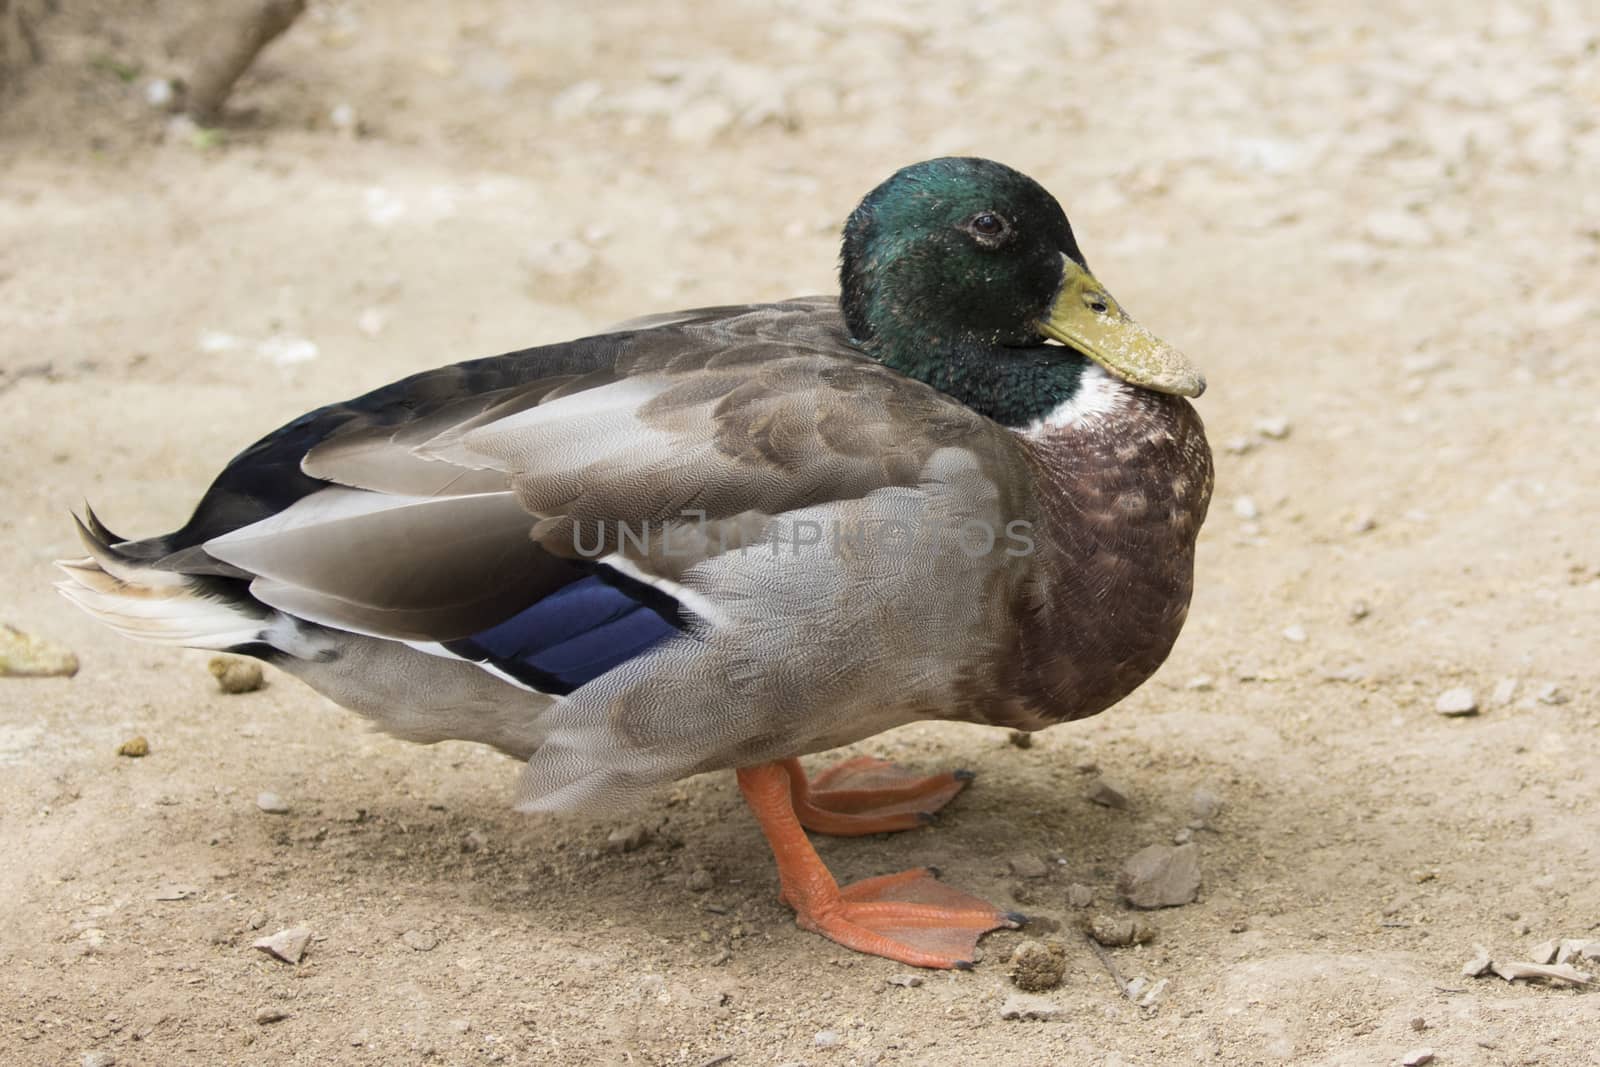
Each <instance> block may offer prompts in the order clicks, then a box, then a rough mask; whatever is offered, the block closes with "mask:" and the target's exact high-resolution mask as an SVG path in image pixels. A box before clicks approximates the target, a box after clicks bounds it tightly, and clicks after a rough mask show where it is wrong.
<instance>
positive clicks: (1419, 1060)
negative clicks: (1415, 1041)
mask: <svg viewBox="0 0 1600 1067" xmlns="http://www.w3.org/2000/svg"><path fill="white" fill-rule="evenodd" d="M1432 1062H1433V1049H1431V1048H1414V1049H1412V1050H1411V1051H1410V1052H1408V1053H1406V1056H1405V1059H1403V1060H1401V1061H1400V1063H1401V1065H1402V1067H1423V1064H1426V1063H1432Z"/></svg>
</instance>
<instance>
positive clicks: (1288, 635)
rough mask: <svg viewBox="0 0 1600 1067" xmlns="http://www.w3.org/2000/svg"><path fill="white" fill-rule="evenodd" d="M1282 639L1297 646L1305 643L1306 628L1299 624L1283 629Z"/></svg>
mask: <svg viewBox="0 0 1600 1067" xmlns="http://www.w3.org/2000/svg"><path fill="white" fill-rule="evenodd" d="M1283 639H1284V640H1285V641H1290V642H1292V643H1294V644H1297V645H1303V644H1305V643H1306V628H1305V627H1304V626H1301V625H1300V624H1299V623H1295V624H1294V625H1292V626H1285V627H1284V628H1283Z"/></svg>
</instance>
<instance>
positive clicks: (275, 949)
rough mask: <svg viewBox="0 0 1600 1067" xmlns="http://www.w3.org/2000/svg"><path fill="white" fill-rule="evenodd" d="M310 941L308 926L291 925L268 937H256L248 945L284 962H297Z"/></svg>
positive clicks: (304, 952)
mask: <svg viewBox="0 0 1600 1067" xmlns="http://www.w3.org/2000/svg"><path fill="white" fill-rule="evenodd" d="M310 943H311V928H310V927H308V926H291V927H289V928H288V929H286V930H279V931H278V932H277V933H275V934H272V935H270V936H268V937H262V938H257V939H256V940H255V941H252V942H251V943H250V947H251V948H254V949H259V950H260V951H262V952H265V953H266V954H267V955H269V956H271V957H273V958H274V959H278V960H282V961H283V962H284V963H299V962H300V960H301V958H302V957H303V956H304V955H305V954H306V946H307V945H308V944H310Z"/></svg>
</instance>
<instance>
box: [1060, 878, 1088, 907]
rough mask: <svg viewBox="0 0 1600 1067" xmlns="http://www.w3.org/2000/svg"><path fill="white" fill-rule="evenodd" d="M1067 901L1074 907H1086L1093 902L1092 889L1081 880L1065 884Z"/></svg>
mask: <svg viewBox="0 0 1600 1067" xmlns="http://www.w3.org/2000/svg"><path fill="white" fill-rule="evenodd" d="M1067 903H1068V904H1070V905H1072V906H1073V907H1074V908H1087V907H1089V906H1090V905H1091V904H1093V903H1094V890H1093V889H1091V888H1089V887H1088V886H1086V885H1084V884H1083V883H1082V882H1073V883H1072V884H1071V885H1069V886H1067Z"/></svg>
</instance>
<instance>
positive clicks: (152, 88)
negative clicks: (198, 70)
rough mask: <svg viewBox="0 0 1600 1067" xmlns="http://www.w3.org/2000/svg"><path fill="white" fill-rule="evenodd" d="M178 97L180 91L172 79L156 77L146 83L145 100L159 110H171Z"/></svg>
mask: <svg viewBox="0 0 1600 1067" xmlns="http://www.w3.org/2000/svg"><path fill="white" fill-rule="evenodd" d="M177 99H178V91H177V88H176V87H175V86H174V85H173V84H172V81H171V79H168V78H156V79H154V80H152V81H149V82H146V83H145V87H144V102H145V103H147V104H149V105H150V106H151V107H153V108H155V109H156V110H157V111H167V110H170V109H171V108H172V107H173V105H174V104H175V103H176V102H177Z"/></svg>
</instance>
